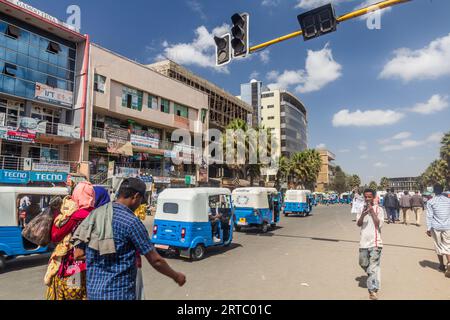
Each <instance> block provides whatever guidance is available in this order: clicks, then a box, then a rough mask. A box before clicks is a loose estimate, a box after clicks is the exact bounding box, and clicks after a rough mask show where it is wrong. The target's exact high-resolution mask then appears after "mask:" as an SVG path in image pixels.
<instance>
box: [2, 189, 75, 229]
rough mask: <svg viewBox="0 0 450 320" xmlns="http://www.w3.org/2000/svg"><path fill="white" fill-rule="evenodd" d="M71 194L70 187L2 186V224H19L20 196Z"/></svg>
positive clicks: (9, 225)
mask: <svg viewBox="0 0 450 320" xmlns="http://www.w3.org/2000/svg"><path fill="white" fill-rule="evenodd" d="M67 195H69V189H68V188H41V187H0V204H1V205H0V226H1V227H17V226H18V218H19V216H18V214H19V212H18V208H19V201H20V197H24V196H61V197H65V196H67Z"/></svg>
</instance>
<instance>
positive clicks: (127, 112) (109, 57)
mask: <svg viewBox="0 0 450 320" xmlns="http://www.w3.org/2000/svg"><path fill="white" fill-rule="evenodd" d="M90 56H91V58H90V60H91V65H90V69H91V73H90V89H91V92H92V96H91V97H90V106H91V107H90V112H89V113H88V124H89V125H88V132H90V135H89V137H88V143H87V144H86V147H85V148H86V150H85V160H86V161H89V163H90V164H91V167H90V169H91V170H90V171H91V180H92V181H94V182H96V183H101V182H102V181H104V180H106V179H107V178H108V177H109V178H110V177H111V175H116V176H129V175H139V176H152V177H153V179H154V180H155V183H157V184H161V185H162V184H165V185H166V186H173V185H185V180H186V176H189V177H191V176H194V178H193V179H190V180H192V181H196V180H197V179H198V180H199V181H203V180H205V178H206V179H207V173H206V177H205V176H204V175H205V174H203V176H200V172H199V170H198V169H199V168H197V166H196V165H193V164H192V165H188V164H181V165H174V163H173V161H172V159H171V158H174V157H176V155H175V154H174V153H173V150H176V148H175V146H176V145H177V144H175V143H173V141H172V132H173V131H174V130H176V129H185V130H187V131H189V133H190V135H191V141H189V142H183V144H184V146H183V148H185V149H189V150H188V151H187V152H186V154H187V153H188V152H189V151H192V150H193V147H192V146H193V135H194V133H203V132H205V131H206V130H207V129H208V96H207V95H206V94H205V93H203V92H201V91H199V90H197V89H194V88H192V87H189V86H187V85H185V84H183V83H181V82H179V81H175V80H173V79H171V78H169V77H167V76H164V75H162V74H160V73H158V72H156V71H154V70H152V69H150V68H149V67H147V66H145V65H142V64H139V63H136V62H134V61H131V60H130V59H128V58H125V57H123V56H120V55H118V54H116V53H114V52H111V51H109V50H107V49H104V48H101V47H100V46H98V45H95V44H92V45H91V50H90ZM117 140H122V143H121V144H120V145H119V147H117V145H116V146H114V145H113V144H114V142H117ZM179 145H180V146H181V144H179ZM191 155H192V153H191ZM188 158H189V159H191V158H190V157H189V156H188ZM108 169H109V176H108ZM206 182H207V181H206Z"/></svg>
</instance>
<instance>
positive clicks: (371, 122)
mask: <svg viewBox="0 0 450 320" xmlns="http://www.w3.org/2000/svg"><path fill="white" fill-rule="evenodd" d="M403 117H404V114H402V113H399V112H397V111H393V110H367V111H361V110H357V111H354V112H351V111H350V110H348V109H344V110H341V111H339V112H338V113H336V114H335V115H334V117H333V126H334V127H350V126H355V127H372V126H384V125H391V124H395V123H397V122H399V121H400V120H401V119H402V118H403Z"/></svg>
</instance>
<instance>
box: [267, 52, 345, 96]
mask: <svg viewBox="0 0 450 320" xmlns="http://www.w3.org/2000/svg"><path fill="white" fill-rule="evenodd" d="M341 70H342V66H341V65H340V64H339V63H337V62H336V61H335V60H334V59H333V54H332V51H331V49H329V48H328V44H326V45H325V47H324V48H323V49H322V50H319V51H312V50H308V56H307V58H306V63H305V70H303V69H301V70H285V71H284V72H283V73H282V74H280V73H279V72H278V71H271V72H269V73H268V74H267V79H268V80H270V81H274V82H273V83H271V84H269V85H268V87H269V88H270V89H289V87H291V86H296V87H295V91H296V92H297V93H308V92H313V91H318V90H320V89H322V88H323V87H325V86H326V85H327V84H329V83H331V82H333V81H335V80H337V79H338V78H339V77H341V75H342V73H341Z"/></svg>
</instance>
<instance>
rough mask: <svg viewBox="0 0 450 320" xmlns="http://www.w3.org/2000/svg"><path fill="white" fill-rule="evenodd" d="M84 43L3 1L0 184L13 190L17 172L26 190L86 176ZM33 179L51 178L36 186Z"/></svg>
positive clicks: (65, 28) (65, 27) (37, 14)
mask: <svg viewBox="0 0 450 320" xmlns="http://www.w3.org/2000/svg"><path fill="white" fill-rule="evenodd" d="M88 42H89V38H88V36H85V35H81V34H80V33H79V32H78V31H77V30H74V28H73V27H71V26H69V25H66V24H64V23H62V22H60V21H59V20H58V19H56V18H53V17H51V16H49V15H48V14H46V13H43V12H41V11H39V10H37V9H34V8H32V7H31V6H28V5H24V4H23V3H22V2H20V1H6V0H2V1H0V70H1V75H0V140H1V141H0V170H1V171H0V183H14V179H12V180H10V178H9V177H11V176H13V175H11V172H18V171H19V172H24V173H23V174H25V175H27V174H28V175H29V176H30V178H29V180H28V182H29V183H40V182H42V183H44V182H48V183H63V182H64V183H65V182H66V181H62V180H64V179H66V178H67V176H68V175H69V174H70V173H72V174H73V173H80V172H83V171H84V170H85V169H86V166H83V163H82V161H81V160H82V159H80V150H81V148H82V139H81V138H82V134H83V129H84V128H83V123H84V120H85V119H84V110H85V108H86V99H87V90H86V84H87V61H88V55H87V50H86V49H87V47H88ZM31 172H46V173H54V174H53V175H51V174H47V175H46V176H47V177H51V176H53V178H49V180H47V181H36V179H33V176H35V174H31ZM21 183H22V184H23V183H24V181H22V182H21Z"/></svg>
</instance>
